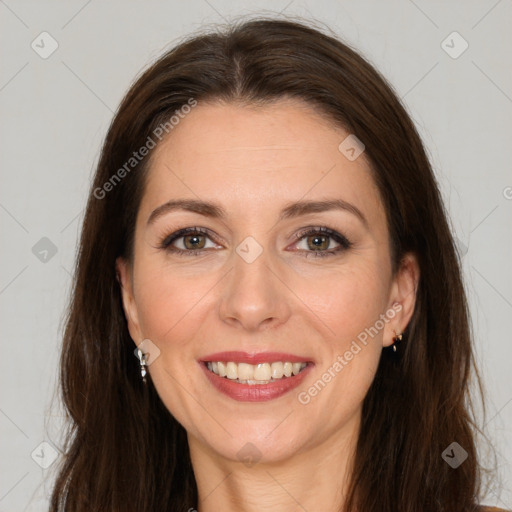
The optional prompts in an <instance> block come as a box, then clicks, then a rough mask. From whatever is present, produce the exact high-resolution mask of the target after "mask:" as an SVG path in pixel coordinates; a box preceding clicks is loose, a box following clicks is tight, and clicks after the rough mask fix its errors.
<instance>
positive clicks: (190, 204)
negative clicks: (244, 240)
mask: <svg viewBox="0 0 512 512" xmlns="http://www.w3.org/2000/svg"><path fill="white" fill-rule="evenodd" d="M176 210H185V211H188V212H193V213H198V214H200V215H204V216H205V217H211V218H217V219H226V217H227V213H226V210H224V208H222V206H220V205H218V204H215V203H212V202H208V201H201V200H197V199H172V200H170V201H167V202H166V203H164V204H162V205H160V206H159V207H158V208H155V210H153V211H152V212H151V214H150V216H149V217H148V220H147V226H149V225H150V224H153V223H154V222H155V221H156V220H157V219H158V218H160V217H162V216H163V215H165V214H166V213H169V212H172V211H176ZM330 210H343V211H346V212H349V213H352V214H353V215H355V216H356V217H357V218H358V219H359V220H360V221H361V222H362V223H363V224H364V226H365V227H366V229H368V221H367V220H366V217H365V216H364V215H363V213H362V212H361V210H360V209H359V208H357V207H356V206H354V205H353V204H351V203H348V202H347V201H344V200H343V199H327V200H322V201H297V202H294V203H289V204H288V205H286V206H285V207H284V208H283V209H282V210H281V214H280V216H279V221H282V220H286V219H291V218H295V217H300V216H301V215H307V214H309V213H320V212H326V211H330Z"/></svg>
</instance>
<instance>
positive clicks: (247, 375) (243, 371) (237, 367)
mask: <svg viewBox="0 0 512 512" xmlns="http://www.w3.org/2000/svg"><path fill="white" fill-rule="evenodd" d="M205 365H206V367H207V368H208V370H209V371H210V372H212V373H214V374H215V375H218V376H219V377H223V378H225V379H229V380H231V381H233V382H237V383H239V384H249V385H258V384H260V385H261V384H269V383H271V382H278V381H282V380H286V379H288V378H291V377H294V376H295V375H298V374H299V373H301V372H302V371H303V370H304V369H305V368H306V367H307V366H308V363H307V362H302V363H292V362H290V361H284V362H282V361H276V362H273V363H259V364H248V363H235V362H234V361H205Z"/></svg>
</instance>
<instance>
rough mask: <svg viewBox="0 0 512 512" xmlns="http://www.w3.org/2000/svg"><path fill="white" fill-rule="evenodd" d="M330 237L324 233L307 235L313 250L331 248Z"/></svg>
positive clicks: (309, 245)
mask: <svg viewBox="0 0 512 512" xmlns="http://www.w3.org/2000/svg"><path fill="white" fill-rule="evenodd" d="M329 238H330V237H328V236H324V235H312V236H308V237H307V243H308V247H310V248H311V249H312V250H313V251H316V250H318V249H320V250H325V249H328V248H329Z"/></svg>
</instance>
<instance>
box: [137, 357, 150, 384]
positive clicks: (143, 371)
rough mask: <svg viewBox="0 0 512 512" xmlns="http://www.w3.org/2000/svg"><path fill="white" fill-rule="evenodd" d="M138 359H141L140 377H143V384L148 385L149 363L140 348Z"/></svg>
mask: <svg viewBox="0 0 512 512" xmlns="http://www.w3.org/2000/svg"><path fill="white" fill-rule="evenodd" d="M137 357H138V358H139V363H140V376H141V377H142V382H143V383H144V384H147V383H148V382H147V379H146V374H147V373H148V372H147V369H146V368H147V366H148V363H147V360H146V354H144V352H142V350H141V349H140V348H138V349H137Z"/></svg>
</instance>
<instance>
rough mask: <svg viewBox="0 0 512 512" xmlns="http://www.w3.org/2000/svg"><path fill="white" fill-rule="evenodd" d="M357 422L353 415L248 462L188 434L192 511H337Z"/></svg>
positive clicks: (342, 498) (346, 481)
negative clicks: (295, 446) (279, 452)
mask: <svg viewBox="0 0 512 512" xmlns="http://www.w3.org/2000/svg"><path fill="white" fill-rule="evenodd" d="M359 424H360V415H357V416H355V417H353V418H352V419H351V421H350V422H349V423H348V424H345V425H344V426H343V428H342V429H339V430H337V431H335V432H332V433H330V434H329V435H328V436H326V437H325V439H322V440H321V442H319V443H317V444H315V445H314V446H311V447H308V448H304V449H301V450H299V451H298V452H296V453H294V454H292V455H290V456H288V457H286V458H283V459H280V460H266V459H265V458H262V459H261V461H258V462H256V463H254V464H253V465H250V464H247V463H245V464H244V463H242V462H240V461H238V460H232V459H229V458H226V457H223V456H221V455H220V454H218V453H217V452H215V451H213V450H212V449H211V448H210V447H206V446H205V445H204V444H203V443H202V442H201V441H199V440H198V439H197V438H195V437H193V436H191V435H190V434H189V436H188V440H189V447H190V456H191V461H192V466H193V468H194V474H195V477H196V482H197V488H198V497H199V499H198V510H197V512H217V511H218V510H222V511H223V512H235V511H236V512H263V511H271V510H272V511H273V510H290V511H292V510H293V511H295V510H297V511H303V510H322V511H324V512H335V511H339V510H342V507H343V504H344V502H345V499H346V493H347V488H348V484H349V478H350V476H351V472H352V465H353V455H354V451H355V447H356V443H357V437H358V433H359ZM271 451H272V450H271V449H269V452H271Z"/></svg>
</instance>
